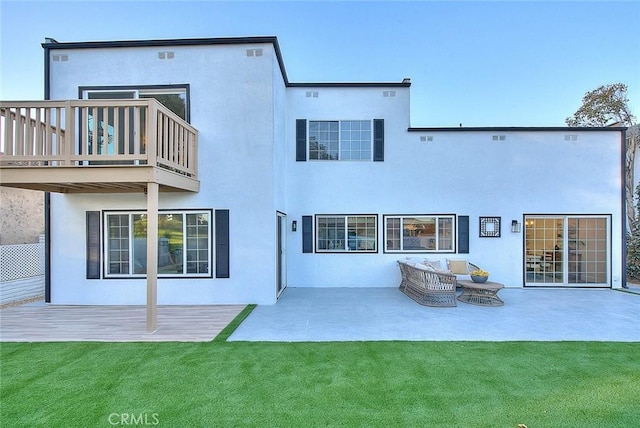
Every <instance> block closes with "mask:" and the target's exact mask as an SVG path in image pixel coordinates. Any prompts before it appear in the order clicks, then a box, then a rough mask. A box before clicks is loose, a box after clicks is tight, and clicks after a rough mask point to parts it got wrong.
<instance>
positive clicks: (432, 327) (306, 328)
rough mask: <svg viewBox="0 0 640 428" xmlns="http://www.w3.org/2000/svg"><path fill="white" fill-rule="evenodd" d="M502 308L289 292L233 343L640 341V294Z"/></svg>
mask: <svg viewBox="0 0 640 428" xmlns="http://www.w3.org/2000/svg"><path fill="white" fill-rule="evenodd" d="M499 296H500V297H501V298H502V299H503V300H504V301H505V305H504V306H500V307H483V306H475V305H469V304H465V303H461V302H458V306H457V307H450V308H434V307H426V306H420V305H418V304H417V303H415V302H413V301H412V300H410V299H409V298H408V297H406V296H405V295H404V294H403V293H401V292H400V291H399V290H398V289H397V288H321V289H320V288H290V289H287V290H285V291H284V293H283V295H282V297H281V298H280V301H279V302H278V304H276V305H273V306H258V307H257V308H255V309H254V311H253V312H252V313H251V314H250V315H249V316H248V317H247V318H246V319H245V320H244V322H243V323H242V324H241V325H240V326H239V327H238V328H237V329H236V331H235V332H234V333H233V334H232V335H231V336H230V338H229V339H228V340H229V341H278V342H279V341H283V342H298V341H359V340H418V341H420V340H425V341H431V340H434V341H437V340H463V341H466V340H479V341H511V340H515V341H524V340H532V341H565V340H566V341H583V340H584V341H620V342H636V341H640V328H638V320H639V317H640V294H633V293H629V292H623V291H614V290H605V289H595V290H594V289H520V288H507V289H504V290H502V291H500V293H499Z"/></svg>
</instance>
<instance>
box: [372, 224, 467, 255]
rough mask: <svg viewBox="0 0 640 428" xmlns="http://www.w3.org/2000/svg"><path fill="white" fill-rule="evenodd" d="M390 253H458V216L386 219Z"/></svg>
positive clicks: (386, 247) (386, 242) (387, 249)
mask: <svg viewBox="0 0 640 428" xmlns="http://www.w3.org/2000/svg"><path fill="white" fill-rule="evenodd" d="M384 224H385V251H386V252H412V253H429V252H445V253H452V252H454V245H453V243H454V238H455V237H454V231H455V216H454V215H416V216H385V218H384Z"/></svg>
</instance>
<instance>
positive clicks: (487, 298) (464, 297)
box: [458, 280, 504, 306]
mask: <svg viewBox="0 0 640 428" xmlns="http://www.w3.org/2000/svg"><path fill="white" fill-rule="evenodd" d="M458 284H460V285H461V286H462V294H460V295H459V296H458V300H460V301H461V302H464V303H471V304H472V305H480V306H502V305H504V302H503V301H502V299H500V298H499V297H498V291H500V290H502V289H503V288H504V285H502V284H500V283H498V282H491V281H487V282H482V283H480V282H473V281H467V280H461V281H458Z"/></svg>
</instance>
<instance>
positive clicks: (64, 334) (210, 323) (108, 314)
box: [0, 303, 246, 342]
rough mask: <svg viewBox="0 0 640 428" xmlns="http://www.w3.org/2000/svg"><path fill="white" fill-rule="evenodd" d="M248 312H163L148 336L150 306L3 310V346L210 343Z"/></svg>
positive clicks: (228, 308) (235, 308)
mask: <svg viewBox="0 0 640 428" xmlns="http://www.w3.org/2000/svg"><path fill="white" fill-rule="evenodd" d="M245 307H246V306H245V305H216V306H159V307H158V321H157V328H156V330H155V331H154V332H153V333H147V331H146V320H147V319H146V309H145V307H144V306H51V305H45V304H44V303H38V304H30V305H23V306H15V307H7V308H4V309H1V310H0V341H2V342H84V341H87V342H208V341H210V340H212V339H213V338H215V337H216V336H217V335H218V333H220V332H221V331H222V330H223V329H224V328H225V327H226V326H227V325H228V324H229V323H230V322H231V321H232V320H233V319H234V318H235V317H236V316H237V315H238V314H239V313H240V312H241V311H242V310H243V309H244V308H245Z"/></svg>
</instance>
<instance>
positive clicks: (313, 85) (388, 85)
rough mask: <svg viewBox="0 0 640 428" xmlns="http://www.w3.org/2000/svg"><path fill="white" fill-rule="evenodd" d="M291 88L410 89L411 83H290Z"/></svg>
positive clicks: (404, 81)
mask: <svg viewBox="0 0 640 428" xmlns="http://www.w3.org/2000/svg"><path fill="white" fill-rule="evenodd" d="M287 86H288V87H290V88H408V87H410V86H411V82H410V81H407V79H404V80H403V81H402V82H318V83H312V82H305V83H289V84H288V85H287Z"/></svg>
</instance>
